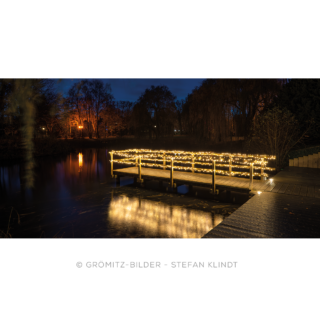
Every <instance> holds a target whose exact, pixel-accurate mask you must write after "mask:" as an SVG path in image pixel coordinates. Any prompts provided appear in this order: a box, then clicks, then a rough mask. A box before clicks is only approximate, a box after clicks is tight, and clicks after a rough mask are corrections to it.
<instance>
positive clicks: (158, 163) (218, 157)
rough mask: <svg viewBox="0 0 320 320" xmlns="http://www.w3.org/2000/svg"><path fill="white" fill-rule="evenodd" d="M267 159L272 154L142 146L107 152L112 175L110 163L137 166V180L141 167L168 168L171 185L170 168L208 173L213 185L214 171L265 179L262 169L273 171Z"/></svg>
mask: <svg viewBox="0 0 320 320" xmlns="http://www.w3.org/2000/svg"><path fill="white" fill-rule="evenodd" d="M114 156H117V159H114ZM270 160H275V156H270V155H247V154H235V153H234V154H231V153H215V152H189V151H168V150H146V149H128V150H120V151H111V152H110V161H111V174H112V175H113V164H114V163H119V164H123V165H130V166H135V167H138V173H139V179H141V167H142V166H143V167H151V168H162V169H164V170H166V169H169V170H170V181H171V184H173V172H174V170H183V171H190V172H192V173H196V172H198V173H208V174H209V173H210V174H212V181H213V185H215V184H214V180H215V175H216V174H219V175H226V176H230V177H232V176H241V177H248V178H249V179H250V185H251V184H252V182H253V179H254V177H257V178H260V179H265V178H266V177H268V174H267V173H266V171H274V170H275V168H273V167H269V166H267V164H268V162H269V161H270ZM206 167H209V168H206ZM217 168H219V169H217Z"/></svg>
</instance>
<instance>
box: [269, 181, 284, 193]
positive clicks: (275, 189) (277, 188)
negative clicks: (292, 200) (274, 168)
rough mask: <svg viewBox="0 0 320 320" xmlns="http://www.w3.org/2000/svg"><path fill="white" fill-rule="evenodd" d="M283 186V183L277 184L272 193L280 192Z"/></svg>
mask: <svg viewBox="0 0 320 320" xmlns="http://www.w3.org/2000/svg"><path fill="white" fill-rule="evenodd" d="M282 185H283V183H277V184H276V186H275V187H274V188H273V189H272V192H278V191H279V190H280V188H281V187H282Z"/></svg>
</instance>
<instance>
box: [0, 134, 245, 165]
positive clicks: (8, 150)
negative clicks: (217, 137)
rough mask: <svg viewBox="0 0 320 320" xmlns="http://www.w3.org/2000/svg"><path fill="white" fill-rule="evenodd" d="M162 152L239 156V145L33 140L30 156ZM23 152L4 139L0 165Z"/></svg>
mask: <svg viewBox="0 0 320 320" xmlns="http://www.w3.org/2000/svg"><path fill="white" fill-rule="evenodd" d="M89 148H108V149H115V150H120V149H134V148H137V149H142V148H143V149H166V150H184V151H212V150H214V151H216V152H232V153H235V152H237V153H238V152H239V153H242V152H243V141H232V142H227V143H223V144H216V145H214V144H212V143H209V142H203V141H198V140H194V139H190V138H189V137H187V136H173V137H166V138H161V139H158V140H155V139H145V138H141V139H139V138H134V137H124V138H107V139H52V138H40V139H35V140H34V156H35V157H41V156H51V155H59V154H67V153H70V152H76V151H78V150H79V149H89ZM23 156H24V148H23V145H22V144H21V142H20V141H19V140H18V139H13V138H6V139H1V140H0V163H5V162H8V161H11V160H23Z"/></svg>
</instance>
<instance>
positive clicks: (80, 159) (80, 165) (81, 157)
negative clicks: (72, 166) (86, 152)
mask: <svg viewBox="0 0 320 320" xmlns="http://www.w3.org/2000/svg"><path fill="white" fill-rule="evenodd" d="M82 164H83V156H82V153H79V168H81V167H82Z"/></svg>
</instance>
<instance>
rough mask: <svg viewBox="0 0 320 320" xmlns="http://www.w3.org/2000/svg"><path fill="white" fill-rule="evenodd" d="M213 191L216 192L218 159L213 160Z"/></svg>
mask: <svg viewBox="0 0 320 320" xmlns="http://www.w3.org/2000/svg"><path fill="white" fill-rule="evenodd" d="M212 192H213V194H214V195H215V194H216V160H213V161H212Z"/></svg>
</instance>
